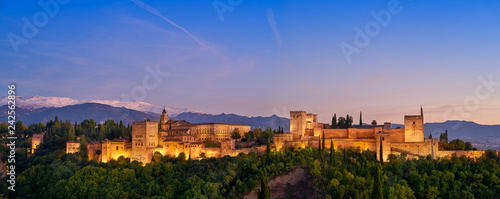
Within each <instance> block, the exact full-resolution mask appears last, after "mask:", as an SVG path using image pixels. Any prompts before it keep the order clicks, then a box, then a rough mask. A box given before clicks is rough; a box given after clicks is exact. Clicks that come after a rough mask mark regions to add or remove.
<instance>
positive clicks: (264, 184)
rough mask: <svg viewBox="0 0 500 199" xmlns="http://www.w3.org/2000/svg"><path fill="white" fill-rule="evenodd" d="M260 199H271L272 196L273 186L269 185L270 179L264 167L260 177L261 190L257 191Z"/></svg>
mask: <svg viewBox="0 0 500 199" xmlns="http://www.w3.org/2000/svg"><path fill="white" fill-rule="evenodd" d="M257 198H258V199H270V198H271V188H270V187H269V179H268V176H267V172H266V170H265V169H264V172H263V173H262V177H261V178H260V190H258V191H257Z"/></svg>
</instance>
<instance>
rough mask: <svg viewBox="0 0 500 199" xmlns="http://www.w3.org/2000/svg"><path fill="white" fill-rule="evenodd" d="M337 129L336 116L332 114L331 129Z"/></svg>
mask: <svg viewBox="0 0 500 199" xmlns="http://www.w3.org/2000/svg"><path fill="white" fill-rule="evenodd" d="M336 128H337V114H336V113H335V114H333V117H332V129H336Z"/></svg>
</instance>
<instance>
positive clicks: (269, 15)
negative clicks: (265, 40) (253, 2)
mask: <svg viewBox="0 0 500 199" xmlns="http://www.w3.org/2000/svg"><path fill="white" fill-rule="evenodd" d="M267 21H268V22H269V26H271V29H272V30H273V32H274V38H275V39H276V43H277V44H278V47H280V48H281V35H280V32H279V30H278V26H276V19H274V12H273V9H271V8H269V9H267Z"/></svg>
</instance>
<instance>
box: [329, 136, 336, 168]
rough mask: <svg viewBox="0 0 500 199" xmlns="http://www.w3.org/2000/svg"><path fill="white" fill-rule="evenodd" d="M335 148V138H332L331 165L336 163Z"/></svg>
mask: <svg viewBox="0 0 500 199" xmlns="http://www.w3.org/2000/svg"><path fill="white" fill-rule="evenodd" d="M333 148H334V146H333V140H330V165H335V149H333Z"/></svg>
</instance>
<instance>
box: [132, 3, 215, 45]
mask: <svg viewBox="0 0 500 199" xmlns="http://www.w3.org/2000/svg"><path fill="white" fill-rule="evenodd" d="M132 2H134V3H135V4H137V5H138V6H139V7H141V8H142V9H144V10H146V11H148V12H149V13H151V14H153V15H156V16H158V17H160V18H162V19H163V20H165V21H166V22H168V23H169V24H170V25H172V26H174V27H176V28H178V29H179V30H181V31H182V32H184V33H186V34H187V35H188V36H189V37H191V38H192V39H193V40H194V41H195V42H196V43H198V44H200V45H201V46H203V47H206V48H208V49H210V50H213V49H212V48H211V47H209V46H208V45H206V44H205V43H203V42H201V41H200V40H199V39H198V37H196V36H194V35H193V34H191V33H190V32H189V31H187V30H186V29H185V28H183V27H182V26H179V25H177V24H176V23H175V22H173V21H172V20H170V19H168V18H167V17H165V16H163V15H162V14H161V13H160V12H159V11H158V10H156V9H155V8H153V7H151V6H149V5H148V4H146V3H144V2H142V1H140V0H132Z"/></svg>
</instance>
